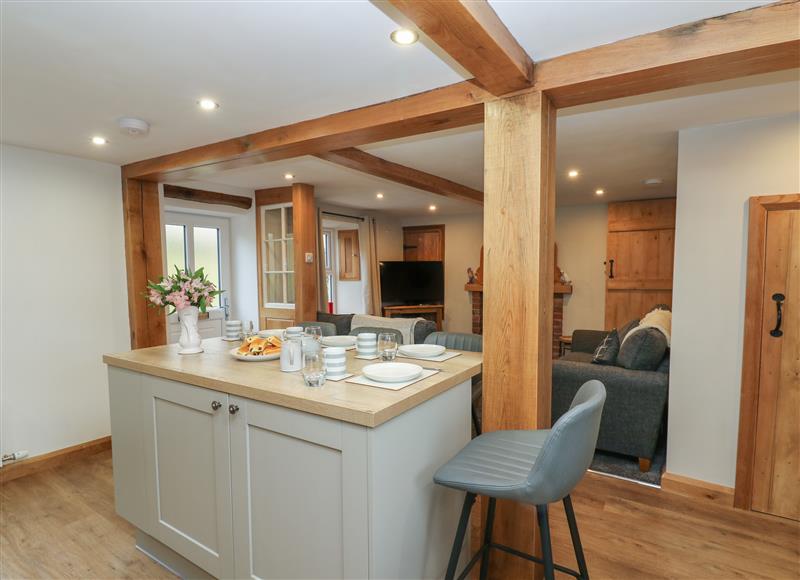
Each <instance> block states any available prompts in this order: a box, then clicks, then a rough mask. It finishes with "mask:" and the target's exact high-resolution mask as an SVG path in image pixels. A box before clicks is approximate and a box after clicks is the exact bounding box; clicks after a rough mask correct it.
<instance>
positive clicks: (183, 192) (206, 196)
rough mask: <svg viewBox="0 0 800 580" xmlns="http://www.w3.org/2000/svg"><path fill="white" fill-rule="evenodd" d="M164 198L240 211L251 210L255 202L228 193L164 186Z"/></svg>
mask: <svg viewBox="0 0 800 580" xmlns="http://www.w3.org/2000/svg"><path fill="white" fill-rule="evenodd" d="M164 197H169V198H171V199H182V200H185V201H197V202H200V203H210V204H214V205H229V206H231V207H238V208H239V209H250V208H251V207H252V205H253V200H252V199H250V198H249V197H245V196H243V195H230V194H228V193H218V192H216V191H204V190H202V189H192V188H191V187H180V186H178V185H169V184H167V183H165V184H164Z"/></svg>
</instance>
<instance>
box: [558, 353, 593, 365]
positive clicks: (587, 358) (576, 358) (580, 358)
mask: <svg viewBox="0 0 800 580" xmlns="http://www.w3.org/2000/svg"><path fill="white" fill-rule="evenodd" d="M593 356H594V355H593V354H592V353H590V352H580V351H574V350H573V351H569V352H566V353H564V356H562V357H561V358H560V359H558V360H566V361H571V362H579V363H590V362H592V357H593Z"/></svg>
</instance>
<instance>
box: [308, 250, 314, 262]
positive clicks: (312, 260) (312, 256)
mask: <svg viewBox="0 0 800 580" xmlns="http://www.w3.org/2000/svg"><path fill="white" fill-rule="evenodd" d="M313 263H314V254H312V253H311V252H306V264H313Z"/></svg>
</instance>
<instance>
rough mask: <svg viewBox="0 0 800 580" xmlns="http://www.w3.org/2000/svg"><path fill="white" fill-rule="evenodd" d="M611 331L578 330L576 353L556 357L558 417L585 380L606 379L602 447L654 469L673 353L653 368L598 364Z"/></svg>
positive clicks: (555, 412)
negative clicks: (598, 352) (594, 360)
mask: <svg viewBox="0 0 800 580" xmlns="http://www.w3.org/2000/svg"><path fill="white" fill-rule="evenodd" d="M607 335H608V332H605V331H597V330H576V331H575V332H574V333H573V334H572V350H571V352H567V353H566V354H565V355H564V356H562V357H561V358H559V359H557V360H555V361H553V391H552V406H551V413H552V421H553V423H555V421H556V419H558V418H559V417H560V416H561V415H563V414H564V413H565V412H566V411H567V410H568V409H569V405H570V402H571V401H572V398H573V397H574V396H575V393H576V392H577V391H578V389H579V388H580V386H581V385H582V384H583V383H585V382H586V381H588V380H590V379H598V380H600V381H602V383H603V384H604V385H605V387H606V402H605V406H604V408H603V417H602V420H601V422H600V434H599V436H598V438H597V448H598V449H600V450H602V451H611V452H614V453H620V454H623V455H630V456H633V457H637V458H639V468H640V469H641V470H643V471H648V470H649V469H650V461H651V460H652V458H653V455H654V454H655V451H656V444H657V443H658V438H659V434H660V432H661V429H662V425H663V424H664V422H665V419H666V409H667V393H668V388H669V351H667V353H666V354H665V355H664V357H663V359H662V360H661V362H660V364H659V365H658V367H657V368H656V370H653V371H646V370H629V369H626V368H622V367H620V366H615V365H600V364H594V363H592V356H593V353H594V352H595V350H596V349H597V347H598V346H599V345H600V344H601V343H602V342H603V340H604V339H605V337H606V336H607Z"/></svg>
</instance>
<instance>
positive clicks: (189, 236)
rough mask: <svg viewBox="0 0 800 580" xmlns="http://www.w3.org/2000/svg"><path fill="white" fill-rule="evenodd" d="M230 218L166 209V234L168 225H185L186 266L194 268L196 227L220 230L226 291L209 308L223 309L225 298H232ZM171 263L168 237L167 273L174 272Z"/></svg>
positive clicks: (221, 278)
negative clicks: (168, 261) (169, 260)
mask: <svg viewBox="0 0 800 580" xmlns="http://www.w3.org/2000/svg"><path fill="white" fill-rule="evenodd" d="M230 223H231V222H230V219H228V218H226V217H218V216H208V215H200V214H194V213H190V212H182V211H174V210H170V211H165V212H164V227H163V232H164V235H165V236H166V228H167V226H168V225H173V226H183V227H184V244H185V245H184V254H185V258H186V267H187V268H190V269H192V270H194V268H195V263H194V228H195V227H201V228H215V229H216V230H217V232H218V234H217V240H218V242H217V243H218V244H219V246H218V247H219V252H218V259H219V284H220V288H222V289H223V290H225V293H224V294H222V295H220V296H219V297H218V299H217V301H216V304H215V305H214V307H213V308H209V309H208V310H209V311H211V310H222V304H223V300H224V299H225V298H226V297H227V298H229V299H230V292H231V245H230ZM171 267H172V265H171V264H167V252H166V238H165V242H164V270H165V271H166V273H167V274H172V273H173V272H172V271H170V270H169V268H171Z"/></svg>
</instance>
